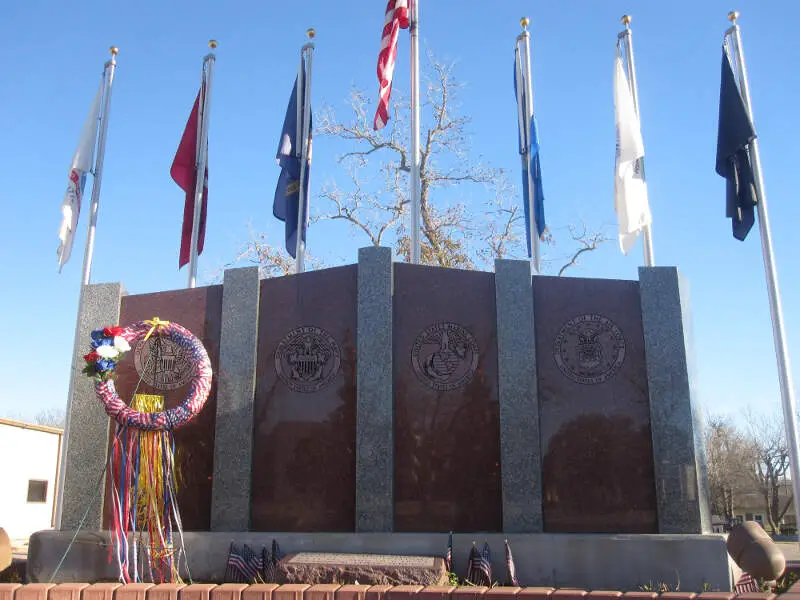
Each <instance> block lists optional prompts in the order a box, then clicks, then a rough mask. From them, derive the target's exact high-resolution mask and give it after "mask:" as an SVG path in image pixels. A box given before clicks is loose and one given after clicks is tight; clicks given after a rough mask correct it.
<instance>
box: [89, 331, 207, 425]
mask: <svg viewBox="0 0 800 600" xmlns="http://www.w3.org/2000/svg"><path fill="white" fill-rule="evenodd" d="M154 333H155V334H156V335H160V336H164V337H166V338H168V339H170V340H172V341H173V342H175V343H176V344H178V345H179V346H181V347H183V348H184V349H185V350H186V351H187V354H188V358H189V361H190V364H191V366H192V369H193V371H194V376H193V377H192V380H191V382H190V383H189V393H188V394H187V395H186V398H185V399H184V400H183V402H181V403H180V404H179V405H178V406H176V407H175V408H170V409H169V410H163V411H160V412H151V413H145V412H139V411H137V410H135V409H133V408H131V407H130V406H129V405H128V404H126V403H125V401H124V400H122V398H120V397H119V395H118V394H117V390H116V388H115V387H114V381H113V375H114V372H115V370H116V368H117V363H118V362H119V360H120V358H122V356H123V355H124V354H125V353H126V352H128V351H129V350H130V349H131V344H132V343H134V342H138V341H139V340H142V341H147V340H148V339H149V338H150V336H151V335H153V334H154ZM83 358H84V360H85V361H86V367H85V368H84V369H83V372H84V373H86V374H87V375H89V376H90V377H92V378H93V379H94V380H95V386H94V388H95V393H96V394H97V397H98V398H99V400H100V402H102V403H103V407H104V408H105V411H106V414H108V416H109V417H111V418H112V419H114V420H115V421H116V422H117V423H119V424H120V425H123V426H130V427H135V428H137V429H145V430H165V429H168V430H172V429H176V428H178V427H180V426H182V425H185V424H186V423H188V422H189V421H191V420H192V419H193V418H194V417H195V415H197V414H198V413H199V412H200V410H202V408H203V406H204V405H205V402H206V400H207V399H208V394H209V392H210V390H211V376H212V371H211V361H210V360H209V358H208V353H207V352H206V349H205V348H204V347H203V343H202V342H201V341H200V340H199V339H197V337H196V336H195V335H194V334H192V333H191V332H190V331H188V330H187V329H184V328H183V327H181V326H180V325H178V324H177V323H170V322H169V321H161V320H160V319H158V318H157V317H156V318H154V319H152V320H148V321H139V322H138V323H134V324H133V325H129V326H128V327H106V328H104V329H98V330H97V331H93V332H92V351H91V352H89V353H88V354H86V355H85V356H84V357H83ZM142 370H143V371H145V370H146V366H145V368H144V369H142Z"/></svg>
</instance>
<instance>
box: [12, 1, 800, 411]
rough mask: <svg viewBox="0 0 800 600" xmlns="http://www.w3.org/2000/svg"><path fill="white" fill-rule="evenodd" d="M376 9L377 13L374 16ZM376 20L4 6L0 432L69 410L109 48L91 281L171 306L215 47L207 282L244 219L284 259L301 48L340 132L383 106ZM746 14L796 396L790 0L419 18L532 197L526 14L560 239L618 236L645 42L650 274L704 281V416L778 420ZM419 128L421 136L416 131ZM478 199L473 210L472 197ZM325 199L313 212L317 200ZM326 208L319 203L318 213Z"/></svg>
mask: <svg viewBox="0 0 800 600" xmlns="http://www.w3.org/2000/svg"><path fill="white" fill-rule="evenodd" d="M368 6H369V8H368ZM384 6H385V4H384V2H383V1H380V2H365V1H364V0H349V1H348V0H344V1H340V2H327V1H325V2H323V1H322V0H307V1H306V2H303V3H299V2H293V3H282V2H254V1H246V2H240V1H235V0H231V1H230V2H210V1H205V0H194V1H191V2H189V1H183V0H181V1H177V0H176V1H171V2H168V3H167V2H157V1H155V0H142V1H140V2H136V3H111V2H95V1H87V2H83V3H81V4H80V5H73V4H69V3H56V2H49V1H46V0H28V1H26V2H16V3H11V4H9V6H7V7H5V9H4V14H3V23H2V24H0V33H1V34H2V39H3V41H4V48H5V52H4V61H3V66H4V69H3V79H4V85H3V92H2V93H0V135H1V136H2V141H3V143H2V144H0V165H2V166H1V167H0V169H2V172H3V175H4V177H3V181H4V185H3V186H2V187H1V188H0V206H2V209H3V215H4V218H3V220H4V225H5V227H4V235H2V236H0V257H2V258H0V277H2V280H3V281H4V282H5V286H4V293H3V294H2V295H0V314H2V315H3V319H4V325H3V327H2V328H1V329H0V331H2V333H3V336H4V338H5V341H4V342H3V345H2V349H1V350H0V358H1V359H2V360H0V379H2V381H3V386H2V390H1V391H0V414H6V415H9V414H10V415H17V416H31V415H33V414H34V413H35V412H36V411H38V410H40V409H44V408H57V407H60V406H63V405H64V404H65V401H66V395H67V384H68V372H69V359H70V350H71V346H72V342H73V333H74V323H75V311H76V307H77V296H78V284H79V278H80V268H81V256H82V249H83V240H84V235H85V234H84V232H85V216H86V213H84V215H83V217H84V218H83V219H82V221H81V223H80V227H79V235H78V237H77V239H76V244H75V250H74V252H73V258H72V260H71V262H70V263H68V264H67V265H66V267H65V269H64V272H63V273H62V274H61V275H60V276H59V274H58V268H57V264H56V247H57V245H58V240H57V235H56V234H57V231H58V226H59V222H60V203H61V200H62V198H63V193H64V189H65V186H66V182H67V179H66V174H67V168H68V166H69V162H70V160H71V157H72V153H73V152H74V149H75V144H76V143H77V140H78V136H79V133H80V129H81V126H82V124H83V121H84V119H85V116H86V113H87V111H88V108H89V105H90V103H91V100H92V98H93V96H94V93H95V91H96V88H97V85H98V83H99V80H100V73H101V70H102V65H103V62H104V61H105V60H106V58H107V57H108V54H107V48H108V47H109V46H110V45H112V44H113V45H117V46H119V48H120V54H119V57H118V63H119V67H118V70H117V76H116V81H115V85H114V97H113V101H112V109H111V120H110V124H109V132H108V144H107V151H106V162H105V171H104V175H103V189H102V197H101V207H100V217H99V225H98V232H97V244H96V252H95V261H94V271H93V277H92V279H93V282H95V283H97V282H107V281H122V282H123V284H124V285H125V287H126V289H127V290H128V291H129V292H130V293H145V292H152V291H158V290H165V289H174V288H180V287H183V286H184V285H185V281H186V275H185V271H180V272H179V271H178V270H177V254H178V245H179V240H180V224H181V216H182V206H183V195H182V192H181V191H180V190H179V189H178V188H177V186H176V185H175V184H174V183H173V182H172V181H171V179H170V177H169V167H170V164H171V161H172V158H173V156H174V153H175V150H176V148H177V145H178V141H179V140H180V136H181V133H182V131H183V128H184V125H185V123H186V119H187V117H188V113H189V110H190V108H191V105H192V103H193V101H194V97H195V95H196V93H197V88H198V85H199V75H200V65H201V60H202V56H203V55H204V54H205V53H206V52H207V47H206V43H207V40H208V39H209V38H212V37H213V38H216V39H218V40H219V48H218V50H217V66H216V72H215V81H214V90H213V101H212V115H211V125H210V149H209V154H210V176H209V180H210V181H209V186H210V205H209V222H208V230H207V235H206V249H205V252H204V254H203V255H202V256H201V258H200V276H201V278H203V277H205V278H209V277H212V276H213V275H214V274H215V273H216V272H217V271H218V270H219V269H220V268H221V267H222V266H223V265H225V264H226V263H228V262H230V261H231V260H232V259H233V258H234V256H235V255H236V254H237V251H238V250H239V249H240V248H241V246H242V244H243V243H244V242H245V241H246V239H247V237H248V223H252V226H253V228H254V229H256V230H258V231H264V232H265V233H266V234H267V235H268V237H269V239H270V240H271V241H273V242H274V243H276V244H280V243H281V231H282V229H281V225H280V224H278V223H276V222H275V221H274V220H273V219H272V217H271V202H272V194H273V190H274V186H275V181H276V178H277V175H278V170H277V167H276V166H275V162H274V154H275V148H276V143H277V137H278V135H279V132H280V127H281V124H282V121H283V116H284V111H285V107H286V102H287V100H288V96H289V92H290V89H291V85H292V83H293V81H294V76H295V73H296V68H297V57H298V50H299V48H300V46H301V45H302V44H303V43H304V42H305V30H306V28H308V27H312V26H313V27H315V28H316V30H317V39H316V48H317V49H316V53H315V59H314V88H313V102H314V105H315V107H319V106H322V105H323V104H330V105H332V106H333V107H334V108H335V109H336V110H337V111H339V112H340V113H341V114H345V111H346V103H345V101H346V98H347V96H348V93H349V90H350V88H351V86H357V87H359V88H362V89H364V90H365V91H367V92H369V93H370V94H371V95H372V97H376V96H377V81H376V75H375V64H376V60H377V53H378V48H379V41H380V33H381V27H382V23H383V13H384ZM731 8H737V9H738V10H740V11H741V12H742V17H741V20H740V24H741V26H742V31H743V40H744V48H745V52H746V57H747V63H748V69H749V74H750V82H751V89H752V101H753V106H754V111H755V121H756V128H757V130H758V133H759V138H760V140H761V156H762V162H763V164H764V174H765V181H766V189H767V193H768V199H769V206H770V215H771V220H772V231H773V238H774V246H775V255H776V257H777V264H778V274H779V280H780V283H781V291H782V300H783V306H784V313H785V319H786V326H787V334H788V339H789V346H790V352H791V351H794V355H795V357H796V359H795V369H794V377H795V380H797V379H798V378H800V373H798V368H797V364H798V363H800V313H799V312H798V310H797V307H798V306H799V305H800V277H798V269H797V266H796V264H795V261H796V257H797V251H796V248H795V245H796V240H795V239H793V235H795V234H793V233H792V232H793V231H794V230H795V229H796V223H797V222H798V221H800V204H798V202H797V201H796V198H795V196H796V193H795V190H796V188H797V185H796V180H795V174H796V172H797V165H796V161H797V158H798V155H797V150H796V144H795V143H794V142H795V140H797V139H798V138H800V112H798V111H797V109H796V102H797V98H798V97H800V72H798V71H797V69H794V68H793V67H792V65H796V64H798V62H799V61H800V46H798V44H796V43H795V42H794V38H795V31H794V30H795V28H796V25H795V22H796V18H795V17H796V7H795V6H794V3H791V2H789V1H788V0H776V1H774V2H770V6H769V9H766V8H764V4H763V2H755V1H740V2H739V5H738V6H736V7H732V6H731V5H730V3H729V2H727V1H726V2H722V1H718V0H704V1H703V2H696V1H695V2H688V1H684V0H680V1H679V0H676V1H673V2H670V3H667V4H664V3H661V4H657V3H633V4H632V3H630V2H621V1H617V0H604V1H603V2H602V3H600V2H595V1H590V0H583V1H577V0H560V1H559V2H547V3H545V2H542V3H531V2H523V1H521V0H503V1H502V2H494V3H490V4H487V3H481V2H478V1H477V0H467V1H466V2H465V1H463V0H462V1H460V2H457V1H456V0H425V1H424V3H423V4H422V12H421V36H422V40H423V42H424V44H425V47H426V48H428V49H430V50H432V51H433V52H434V53H435V54H436V55H437V56H438V57H441V58H444V59H450V60H455V61H457V66H456V70H455V73H456V75H457V77H458V78H459V79H460V80H461V81H462V82H464V83H465V84H466V87H465V88H464V89H463V91H462V93H461V96H460V103H461V106H462V109H463V111H464V112H465V113H466V114H469V115H471V116H472V118H473V121H472V123H471V125H470V128H469V132H470V134H471V143H472V146H473V147H474V148H475V151H476V153H480V154H481V155H482V156H484V157H486V158H487V159H488V160H489V161H490V162H491V163H492V164H493V165H495V166H498V167H504V168H506V169H509V170H510V172H511V177H512V181H513V182H514V183H517V181H518V179H519V157H518V155H517V146H516V144H517V133H516V107H515V100H514V93H513V87H512V79H511V74H512V62H513V48H514V39H515V36H516V35H517V34H518V33H519V30H520V27H519V18H520V17H521V16H523V15H527V16H529V17H530V18H531V20H532V24H531V31H532V35H533V52H534V55H533V70H534V73H533V74H534V84H535V95H536V113H537V119H538V123H539V134H540V138H541V145H542V170H543V174H544V185H545V193H546V197H547V200H546V202H547V204H546V212H547V218H548V223H549V224H550V226H551V227H552V228H554V229H556V230H558V228H560V227H565V226H566V225H567V224H569V223H576V222H579V221H580V220H582V219H583V220H586V221H587V222H589V223H592V224H594V225H601V224H605V225H607V226H608V227H609V229H608V233H610V234H612V235H614V234H615V224H616V219H615V215H614V211H613V200H612V190H613V183H612V172H613V171H612V170H613V162H614V120H613V105H612V87H611V83H612V73H613V70H612V68H613V58H614V44H615V42H616V34H617V33H618V31H619V30H620V29H621V25H620V21H619V18H620V16H621V15H622V14H623V13H625V12H628V11H632V15H633V23H632V27H633V31H634V44H635V50H636V64H637V74H638V84H639V99H640V107H641V114H642V127H643V134H644V140H645V148H646V152H647V175H648V185H649V190H650V202H651V208H652V213H653V240H654V248H655V258H656V263H657V264H659V265H676V266H678V267H679V268H680V270H681V271H682V272H683V273H684V274H685V275H686V277H687V278H688V280H689V283H690V286H691V297H692V313H693V322H694V332H695V338H696V340H695V341H696V350H697V360H698V372H699V391H700V401H701V403H702V405H703V406H704V407H705V408H706V409H707V410H710V411H712V412H716V413H720V412H728V413H732V414H739V413H740V412H741V410H742V409H743V408H744V407H746V406H752V407H754V408H755V409H756V410H763V411H774V410H778V407H779V389H778V384H777V372H776V367H775V356H774V350H773V344H772V331H771V327H770V317H769V310H768V303H767V293H766V287H765V278H764V269H763V264H762V259H761V248H760V242H759V237H758V234H757V231H756V230H754V231H753V233H751V235H750V237H749V238H748V239H747V241H746V242H744V243H740V242H737V241H735V240H734V239H733V237H732V236H731V233H730V223H729V221H727V220H726V219H725V213H724V198H723V192H724V182H723V180H722V179H720V178H719V177H718V176H717V175H716V174H715V173H714V156H715V144H716V128H717V99H718V93H719V63H720V48H721V42H722V35H723V33H724V31H725V29H726V27H727V26H728V22H727V20H726V15H727V12H728V11H729V10H730V9H731ZM407 54H408V36H407V35H401V39H400V50H399V58H398V65H397V71H396V84H395V86H396V89H397V90H398V91H407V90H408V85H407V81H408V60H407ZM424 126H425V123H424V122H423V127H424ZM337 152H338V149H337V148H335V147H334V144H328V143H327V142H326V140H324V139H320V140H316V141H315V145H314V164H313V170H312V184H311V185H312V194H313V193H314V192H317V191H318V190H319V186H320V185H321V184H322V183H323V182H325V181H329V180H336V179H344V177H343V175H344V173H343V172H342V171H341V170H340V167H338V166H337V165H336V162H335V157H336V154H337ZM470 198H471V199H472V200H473V201H476V202H478V201H480V194H473V195H472V196H470ZM313 202H314V199H313V197H312V203H313ZM313 210H315V209H314V208H312V211H313ZM309 236H310V239H309V248H310V250H311V252H313V253H314V254H317V255H319V256H321V257H323V258H325V259H326V260H328V261H329V262H333V263H338V262H353V261H355V258H356V249H357V248H358V247H359V246H363V245H366V240H365V239H364V238H360V237H358V236H356V235H355V234H351V232H350V230H349V229H347V227H346V226H345V225H343V224H340V223H330V224H324V225H320V226H316V227H313V228H312V229H311V230H310V233H309ZM641 256H642V254H641V246H640V245H638V244H637V247H636V248H635V249H634V251H633V252H632V253H631V255H630V256H628V257H624V256H622V255H621V254H620V252H619V250H618V246H617V244H616V242H611V243H608V244H607V245H606V246H605V247H604V248H602V249H601V250H599V251H598V252H596V253H594V254H592V255H591V256H589V257H587V258H586V260H585V261H583V264H582V266H581V267H580V268H579V269H576V270H575V271H573V272H572V275H574V276H584V277H608V278H623V279H635V278H636V276H637V267H638V266H639V264H640V263H641Z"/></svg>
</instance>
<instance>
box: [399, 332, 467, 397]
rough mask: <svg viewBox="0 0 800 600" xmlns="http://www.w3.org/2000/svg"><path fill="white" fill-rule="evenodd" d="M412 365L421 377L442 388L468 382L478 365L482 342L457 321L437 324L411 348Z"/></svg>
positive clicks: (460, 385) (424, 380) (442, 389)
mask: <svg viewBox="0 0 800 600" xmlns="http://www.w3.org/2000/svg"><path fill="white" fill-rule="evenodd" d="M411 366H412V367H413V368H414V372H415V373H416V374H417V377H419V379H420V380H421V381H422V382H423V383H424V384H425V385H427V386H428V387H431V388H433V389H435V390H438V391H448V390H455V389H458V388H460V387H463V386H465V385H466V384H468V383H469V382H470V381H471V380H472V378H473V376H474V375H475V371H476V370H477V368H478V344H477V343H476V342H475V338H474V337H472V334H471V333H470V332H469V331H467V330H466V329H464V328H463V327H461V325H456V324H455V323H436V324H435V325H431V326H430V327H428V328H427V329H425V330H423V331H422V333H420V334H419V335H418V336H417V339H416V340H415V341H414V346H413V348H412V349H411Z"/></svg>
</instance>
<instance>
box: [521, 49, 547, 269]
mask: <svg viewBox="0 0 800 600" xmlns="http://www.w3.org/2000/svg"><path fill="white" fill-rule="evenodd" d="M518 61H519V54H517V56H516V57H515V61H514V93H515V95H516V98H517V105H518V107H519V111H520V114H521V115H523V117H524V116H525V109H524V106H525V103H524V100H523V99H524V95H525V90H526V87H525V82H524V80H523V81H522V82H519V81H517V70H518V67H519V65H518ZM523 77H524V75H523ZM520 84H521V85H520ZM519 125H520V127H519V132H518V133H519V153H520V156H522V204H523V208H524V209H525V240H526V242H527V244H528V256H529V257H533V248H531V215H530V194H531V190H530V189H529V186H528V173H531V174H532V177H531V180H532V181H533V215H534V218H535V219H536V234H537V236H538V237H539V238H540V239H541V237H542V236H543V235H544V232H545V230H546V229H547V226H546V224H545V220H544V190H543V189H542V168H541V166H540V164H539V133H538V131H537V127H536V117H534V116H532V117H531V123H530V128H531V139H530V140H527V139H525V133H524V132H525V131H527V128H526V127H524V126H523V124H522V123H520V124H519Z"/></svg>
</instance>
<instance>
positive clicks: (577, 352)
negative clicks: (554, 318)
mask: <svg viewBox="0 0 800 600" xmlns="http://www.w3.org/2000/svg"><path fill="white" fill-rule="evenodd" d="M553 356H554V358H555V361H556V364H557V365H558V368H559V369H560V370H561V372H562V373H563V374H564V375H565V376H566V377H567V378H569V379H571V380H572V381H574V382H576V383H580V384H583V385H597V384H600V383H603V382H605V381H608V380H609V379H610V378H611V377H613V376H614V375H615V374H616V372H617V371H619V369H620V367H621V366H622V363H623V362H624V361H625V337H624V336H623V334H622V331H621V330H620V328H619V327H617V325H616V324H615V323H614V322H613V321H612V320H611V319H609V318H607V317H604V316H602V315H597V314H588V315H580V316H578V317H575V318H573V319H570V320H569V321H567V322H566V323H564V325H563V326H562V327H561V329H560V330H559V332H558V335H556V339H555V343H554V344H553Z"/></svg>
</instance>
